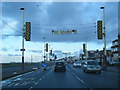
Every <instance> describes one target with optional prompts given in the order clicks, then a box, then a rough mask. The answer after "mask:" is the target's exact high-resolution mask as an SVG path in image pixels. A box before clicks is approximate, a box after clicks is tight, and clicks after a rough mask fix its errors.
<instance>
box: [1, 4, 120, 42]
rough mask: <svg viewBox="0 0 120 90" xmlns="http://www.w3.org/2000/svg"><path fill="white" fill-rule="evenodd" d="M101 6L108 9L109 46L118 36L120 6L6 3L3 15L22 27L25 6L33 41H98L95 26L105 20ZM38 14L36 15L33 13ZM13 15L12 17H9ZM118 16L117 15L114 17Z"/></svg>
mask: <svg viewBox="0 0 120 90" xmlns="http://www.w3.org/2000/svg"><path fill="white" fill-rule="evenodd" d="M100 6H105V9H106V32H107V34H106V35H107V43H111V41H112V40H114V38H115V37H117V35H116V34H117V33H118V30H117V28H118V27H117V26H118V25H117V19H118V18H117V13H118V12H117V9H118V7H117V3H107V2H106V3H89V2H79V3H78V2H77V3H76V2H71V3H70V2H64V3H63V2H61V3H58V2H52V3H42V2H39V3H38V2H37V3H30V2H29V3H27V4H26V3H25V2H24V3H18V2H16V3H4V5H3V16H4V17H11V18H14V19H15V21H17V22H18V24H17V28H21V27H22V12H21V11H20V10H19V9H20V8H21V7H24V8H25V22H26V21H30V22H31V27H32V28H31V41H32V42H44V39H43V37H44V36H45V37H46V38H45V41H46V42H96V43H99V44H102V43H103V42H101V43H100V42H99V40H97V33H95V32H96V31H97V28H96V27H95V24H94V23H96V22H97V20H99V19H101V18H102V17H101V16H102V11H101V10H100ZM33 12H34V13H33ZM8 13H9V15H8ZM113 13H114V15H113ZM53 29H54V30H58V31H60V30H72V29H77V30H78V34H70V35H52V33H51V31H52V30H53Z"/></svg>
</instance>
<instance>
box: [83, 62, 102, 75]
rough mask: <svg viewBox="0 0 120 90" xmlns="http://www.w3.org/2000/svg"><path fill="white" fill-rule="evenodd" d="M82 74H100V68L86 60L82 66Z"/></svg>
mask: <svg viewBox="0 0 120 90" xmlns="http://www.w3.org/2000/svg"><path fill="white" fill-rule="evenodd" d="M83 71H84V72H86V73H87V72H97V73H99V74H100V73H101V66H100V65H99V64H98V62H97V61H95V60H86V62H85V64H84V65H83Z"/></svg>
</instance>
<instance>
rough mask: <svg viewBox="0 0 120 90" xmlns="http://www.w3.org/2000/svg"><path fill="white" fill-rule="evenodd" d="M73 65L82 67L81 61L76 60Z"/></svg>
mask: <svg viewBox="0 0 120 90" xmlns="http://www.w3.org/2000/svg"><path fill="white" fill-rule="evenodd" d="M73 67H81V63H80V62H74V63H73Z"/></svg>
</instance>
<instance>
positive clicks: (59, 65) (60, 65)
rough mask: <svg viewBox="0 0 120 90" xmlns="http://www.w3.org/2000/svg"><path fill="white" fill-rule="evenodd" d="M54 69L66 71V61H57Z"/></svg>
mask: <svg viewBox="0 0 120 90" xmlns="http://www.w3.org/2000/svg"><path fill="white" fill-rule="evenodd" d="M54 71H55V72H57V71H66V67H65V63H64V62H56V63H55V67H54Z"/></svg>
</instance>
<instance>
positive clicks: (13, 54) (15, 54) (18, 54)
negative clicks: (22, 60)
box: [8, 54, 21, 56]
mask: <svg viewBox="0 0 120 90" xmlns="http://www.w3.org/2000/svg"><path fill="white" fill-rule="evenodd" d="M8 56H21V54H8Z"/></svg>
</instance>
